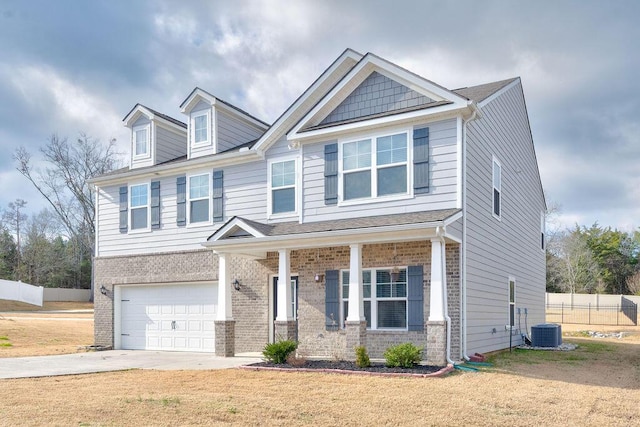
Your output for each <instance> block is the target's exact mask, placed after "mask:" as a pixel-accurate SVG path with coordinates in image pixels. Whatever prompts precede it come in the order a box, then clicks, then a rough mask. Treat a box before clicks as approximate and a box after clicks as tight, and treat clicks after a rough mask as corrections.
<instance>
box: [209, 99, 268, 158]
mask: <svg viewBox="0 0 640 427" xmlns="http://www.w3.org/2000/svg"><path fill="white" fill-rule="evenodd" d="M216 118H217V123H216V124H217V126H218V129H217V138H218V140H217V141H216V144H217V149H216V152H218V153H219V152H221V151H226V150H229V149H231V148H233V147H236V146H238V145H241V144H244V143H246V142H249V141H253V140H256V139H258V138H259V137H260V135H262V134H263V133H264V131H263V130H261V129H259V128H257V127H256V126H253V125H250V124H249V123H247V122H246V121H244V120H240V119H238V118H237V117H233V116H231V115H230V114H227V113H225V112H223V111H220V110H217V113H216Z"/></svg>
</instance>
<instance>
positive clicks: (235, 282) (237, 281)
mask: <svg viewBox="0 0 640 427" xmlns="http://www.w3.org/2000/svg"><path fill="white" fill-rule="evenodd" d="M232 285H233V289H235V290H236V291H239V290H240V281H239V280H238V279H234V280H233V283H232Z"/></svg>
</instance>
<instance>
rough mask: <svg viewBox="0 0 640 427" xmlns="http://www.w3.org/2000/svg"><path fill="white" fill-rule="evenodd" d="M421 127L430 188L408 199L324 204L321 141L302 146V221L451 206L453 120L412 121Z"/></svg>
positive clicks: (453, 199)
mask: <svg viewBox="0 0 640 427" xmlns="http://www.w3.org/2000/svg"><path fill="white" fill-rule="evenodd" d="M422 126H428V127H429V135H430V138H429V154H430V171H429V178H430V179H429V180H430V188H429V193H426V194H417V195H415V196H414V197H412V198H403V199H397V200H389V201H376V200H372V201H371V202H370V203H362V204H351V205H341V204H340V203H339V204H338V205H337V206H336V205H329V206H327V205H325V203H324V151H323V150H324V143H317V144H311V145H305V146H303V153H304V156H303V171H304V175H303V185H304V188H303V206H304V212H303V215H304V216H303V220H304V221H305V222H313V221H325V220H333V219H339V218H357V217H363V216H372V215H386V214H396V213H406V212H417V211H423V210H427V209H428V210H436V209H450V208H455V207H456V197H457V193H456V190H457V186H456V177H457V158H456V150H457V147H456V132H457V130H456V120H455V119H450V120H443V121H438V122H433V123H423V124H419V125H418V124H416V125H415V126H414V127H422Z"/></svg>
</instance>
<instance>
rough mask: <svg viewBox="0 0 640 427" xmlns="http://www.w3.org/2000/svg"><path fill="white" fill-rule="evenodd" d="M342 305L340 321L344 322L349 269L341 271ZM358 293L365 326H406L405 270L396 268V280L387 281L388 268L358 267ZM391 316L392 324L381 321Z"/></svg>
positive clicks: (374, 327) (346, 312)
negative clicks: (361, 268)
mask: <svg viewBox="0 0 640 427" xmlns="http://www.w3.org/2000/svg"><path fill="white" fill-rule="evenodd" d="M341 273H342V274H341V286H342V294H341V297H342V304H341V310H342V312H341V319H342V322H341V324H342V325H343V327H344V325H345V322H346V319H347V316H348V313H349V279H350V272H349V270H343V271H342V272H341ZM362 283H363V286H362V288H363V289H362V293H363V298H362V299H363V302H364V316H365V319H366V321H367V329H372V330H375V329H379V330H387V329H392V330H398V329H400V330H406V329H407V315H408V313H407V285H408V283H407V269H406V268H401V269H400V270H399V278H398V280H397V281H395V282H392V281H391V269H372V270H362ZM385 315H386V316H387V317H389V316H390V317H391V318H392V320H391V321H393V320H395V321H396V322H397V323H396V325H389V324H384V323H385V322H389V321H390V320H389V319H388V318H385Z"/></svg>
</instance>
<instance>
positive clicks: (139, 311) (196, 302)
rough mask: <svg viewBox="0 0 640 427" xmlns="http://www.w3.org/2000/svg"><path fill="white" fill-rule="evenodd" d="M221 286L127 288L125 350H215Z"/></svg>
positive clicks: (123, 329)
mask: <svg viewBox="0 0 640 427" xmlns="http://www.w3.org/2000/svg"><path fill="white" fill-rule="evenodd" d="M217 289H218V287H217V285H215V284H211V283H209V284H198V285H167V286H123V287H122V289H121V292H120V300H121V301H120V313H121V347H122V348H123V349H129V350H171V351H204V352H213V351H214V350H215V324H214V320H215V313H216V307H217V299H218V292H217Z"/></svg>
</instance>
